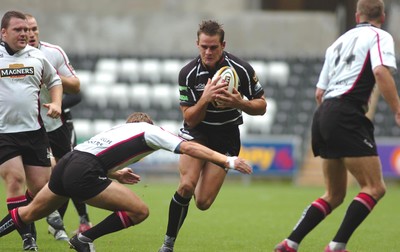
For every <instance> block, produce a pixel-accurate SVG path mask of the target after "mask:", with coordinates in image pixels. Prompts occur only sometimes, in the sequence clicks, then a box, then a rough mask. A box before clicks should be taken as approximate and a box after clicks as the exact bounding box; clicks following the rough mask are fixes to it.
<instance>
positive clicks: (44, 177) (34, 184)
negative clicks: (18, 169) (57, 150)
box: [25, 165, 51, 195]
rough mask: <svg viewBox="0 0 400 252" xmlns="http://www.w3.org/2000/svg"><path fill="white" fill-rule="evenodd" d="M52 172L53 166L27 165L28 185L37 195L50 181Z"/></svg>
mask: <svg viewBox="0 0 400 252" xmlns="http://www.w3.org/2000/svg"><path fill="white" fill-rule="evenodd" d="M50 173H51V167H44V166H33V165H26V166H25V174H26V185H27V187H28V189H29V191H30V192H31V193H32V194H33V195H36V194H37V193H38V192H39V191H40V189H42V188H43V187H44V185H45V184H46V183H47V182H49V179H50Z"/></svg>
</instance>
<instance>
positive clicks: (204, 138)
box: [181, 125, 241, 156]
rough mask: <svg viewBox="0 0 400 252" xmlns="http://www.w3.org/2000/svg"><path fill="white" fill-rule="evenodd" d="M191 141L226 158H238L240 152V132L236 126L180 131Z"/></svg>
mask: <svg viewBox="0 0 400 252" xmlns="http://www.w3.org/2000/svg"><path fill="white" fill-rule="evenodd" d="M182 130H183V131H184V132H185V134H187V135H189V136H191V137H193V140H196V141H198V142H199V143H202V144H203V145H205V146H207V147H208V148H210V149H212V150H214V151H217V152H219V153H222V154H224V155H227V156H238V155H239V152H240V147H241V142H240V131H239V127H238V126H237V125H234V126H230V127H213V128H211V127H210V128H209V129H207V128H202V129H200V130H198V129H181V132H182Z"/></svg>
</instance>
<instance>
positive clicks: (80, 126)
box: [74, 118, 93, 140]
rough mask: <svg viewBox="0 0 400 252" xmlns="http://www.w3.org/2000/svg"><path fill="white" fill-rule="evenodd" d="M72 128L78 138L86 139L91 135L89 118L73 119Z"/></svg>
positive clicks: (91, 128)
mask: <svg viewBox="0 0 400 252" xmlns="http://www.w3.org/2000/svg"><path fill="white" fill-rule="evenodd" d="M74 129H75V132H76V137H77V138H78V139H85V140H86V139H88V138H89V137H92V135H93V125H92V121H91V120H90V119H81V118H76V119H74Z"/></svg>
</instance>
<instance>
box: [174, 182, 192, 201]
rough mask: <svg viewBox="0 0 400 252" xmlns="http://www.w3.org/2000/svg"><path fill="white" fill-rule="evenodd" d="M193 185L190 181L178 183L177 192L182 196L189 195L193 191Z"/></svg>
mask: <svg viewBox="0 0 400 252" xmlns="http://www.w3.org/2000/svg"><path fill="white" fill-rule="evenodd" d="M195 186H196V185H194V184H193V183H190V182H181V183H180V184H179V189H178V193H179V195H181V196H182V197H184V198H188V197H191V196H192V195H193V193H194V189H195Z"/></svg>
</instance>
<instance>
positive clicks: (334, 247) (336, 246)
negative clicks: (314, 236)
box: [329, 241, 346, 251]
mask: <svg viewBox="0 0 400 252" xmlns="http://www.w3.org/2000/svg"><path fill="white" fill-rule="evenodd" d="M329 248H330V249H331V250H333V251H335V250H345V249H346V243H343V242H334V241H331V242H330V243H329Z"/></svg>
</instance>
